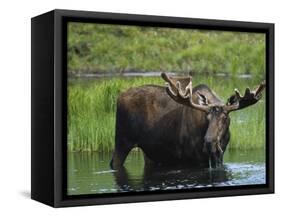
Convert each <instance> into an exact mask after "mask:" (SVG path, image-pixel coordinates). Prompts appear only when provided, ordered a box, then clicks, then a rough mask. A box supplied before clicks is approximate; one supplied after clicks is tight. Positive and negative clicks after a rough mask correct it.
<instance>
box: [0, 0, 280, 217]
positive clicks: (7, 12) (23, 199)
mask: <svg viewBox="0 0 281 217" xmlns="http://www.w3.org/2000/svg"><path fill="white" fill-rule="evenodd" d="M0 5H1V7H0V8H1V13H0V16H1V19H0V24H1V25H0V57H1V58H0V73H1V77H0V216H20V215H29V216H38V215H39V216H68V217H70V216H110V215H112V216H113V215H114V216H121V215H122V216H134V217H136V216H142V217H143V216H150V215H151V216H157V217H160V216H161V217H162V216H176V215H178V216H192V215H194V216H208V217H209V216H218V215H224V216H228V217H231V216H238V215H239V216H267V215H269V214H270V213H272V214H273V213H277V212H279V213H280V204H281V203H280V199H281V197H280V184H279V183H280V181H281V180H280V163H281V161H280V158H279V157H278V156H279V154H278V153H280V147H279V145H280V144H279V143H280V141H281V140H280V139H281V138H280V136H281V134H280V113H279V111H280V109H281V107H280V105H281V104H280V103H279V101H278V99H279V97H278V94H279V93H280V91H281V85H280V81H281V78H280V74H279V73H280V52H281V47H280V37H281V30H280V24H281V13H280V8H281V7H280V5H278V1H277V0H275V1H274V0H267V1H260V0H256V1H246V0H229V1H225V0H211V1H202V0H183V1H180V0H172V1H169V0H168V1H164V0H159V1H153V0H135V1H133V0H103V1H95V0H89V1H83V0H79V1H72V0H60V1H56V0H45V1H38V0H37V1H35V0H24V1H15V0H10V1H4V0H2V1H1V3H0ZM54 8H60V9H76V10H90V11H106V12H121V13H136V14H151V15H169V16H179V17H195V18H211V19H225V20H244V21H257V22H273V23H275V24H276V25H275V28H276V35H275V36H276V37H275V38H276V43H275V48H276V53H275V54H276V58H275V61H276V63H275V66H276V70H275V75H276V84H277V85H276V96H277V97H276V119H275V120H276V129H277V130H276V156H277V157H276V194H274V195H258V196H239V197H226V198H213V199H196V200H180V201H168V202H153V203H138V204H122V205H108V206H95V207H94V206H92V207H79V208H64V209H52V208H49V207H47V206H45V205H42V204H40V203H38V202H35V201H32V200H30V199H29V197H30V193H29V192H30V18H31V17H32V16H35V15H38V14H41V13H44V12H46V11H49V10H52V9H54ZM278 132H279V133H278ZM42 187H43V186H42ZM278 206H279V207H278ZM277 215H278V214H277ZM279 215H280V214H279ZM275 216H276V214H275Z"/></svg>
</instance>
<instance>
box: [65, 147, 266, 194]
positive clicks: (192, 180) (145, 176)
mask: <svg viewBox="0 0 281 217" xmlns="http://www.w3.org/2000/svg"><path fill="white" fill-rule="evenodd" d="M110 160H111V153H85V152H84V153H68V186H67V189H68V195H79V194H99V193H116V192H129V191H130V192H131V191H155V190H171V189H172V190H174V189H189V188H204V187H206V188H208V187H219V186H238V185H239V186H240V185H254V184H265V183H266V173H265V151H264V150H263V149H260V150H251V151H247V152H244V151H235V152H234V151H232V152H230V151H227V152H226V153H225V156H224V166H223V168H220V169H207V168H205V169H182V168H175V169H164V168H162V169H159V168H157V169H151V168H150V169H148V168H145V167H144V160H143V155H142V152H141V151H132V152H131V153H130V154H129V156H128V158H127V160H126V163H125V169H123V170H120V171H115V170H111V169H110V167H109V162H110Z"/></svg>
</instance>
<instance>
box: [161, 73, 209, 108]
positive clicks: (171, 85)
mask: <svg viewBox="0 0 281 217" xmlns="http://www.w3.org/2000/svg"><path fill="white" fill-rule="evenodd" d="M161 77H162V78H163V79H164V80H165V81H166V82H167V93H168V94H169V95H170V96H171V97H172V98H173V99H174V100H175V101H177V102H180V103H181V104H184V105H188V106H190V107H192V108H194V109H197V110H200V111H203V112H208V111H209V107H208V106H206V105H199V104H196V103H194V102H193V101H192V77H190V76H189V77H187V78H178V79H173V78H170V77H169V76H168V75H166V73H161ZM182 83H183V84H184V85H185V87H184V88H182Z"/></svg>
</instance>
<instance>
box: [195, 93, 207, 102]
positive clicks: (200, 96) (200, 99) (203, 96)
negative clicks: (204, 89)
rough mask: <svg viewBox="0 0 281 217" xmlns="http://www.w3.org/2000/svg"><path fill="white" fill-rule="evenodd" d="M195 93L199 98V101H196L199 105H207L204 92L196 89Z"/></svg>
mask: <svg viewBox="0 0 281 217" xmlns="http://www.w3.org/2000/svg"><path fill="white" fill-rule="evenodd" d="M196 94H197V96H198V98H199V102H198V103H199V104H200V105H208V99H207V97H206V96H205V95H204V94H202V93H200V92H199V91H196Z"/></svg>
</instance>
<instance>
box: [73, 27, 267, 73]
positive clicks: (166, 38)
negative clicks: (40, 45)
mask: <svg viewBox="0 0 281 217" xmlns="http://www.w3.org/2000/svg"><path fill="white" fill-rule="evenodd" d="M68 71H69V74H70V75H77V74H83V73H122V72H132V71H134V72H135V71H137V72H140V71H141V72H146V71H173V72H185V73H191V74H192V73H193V74H196V75H198V74H216V73H229V74H232V75H234V74H247V73H248V74H252V75H255V76H261V75H263V74H264V72H265V34H262V33H242V32H226V31H203V30H200V31H199V30H192V29H174V28H155V27H137V26H121V25H105V24H98V25H97V24H89V23H88V24H85V23H69V24H68Z"/></svg>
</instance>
